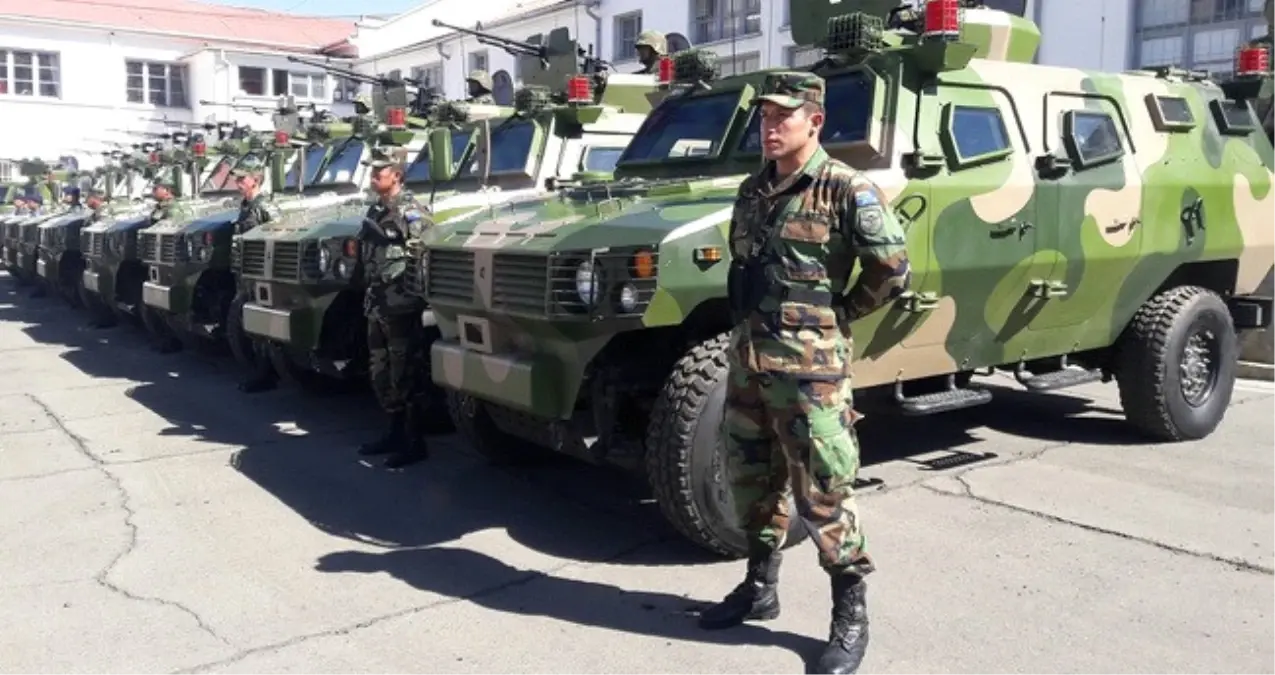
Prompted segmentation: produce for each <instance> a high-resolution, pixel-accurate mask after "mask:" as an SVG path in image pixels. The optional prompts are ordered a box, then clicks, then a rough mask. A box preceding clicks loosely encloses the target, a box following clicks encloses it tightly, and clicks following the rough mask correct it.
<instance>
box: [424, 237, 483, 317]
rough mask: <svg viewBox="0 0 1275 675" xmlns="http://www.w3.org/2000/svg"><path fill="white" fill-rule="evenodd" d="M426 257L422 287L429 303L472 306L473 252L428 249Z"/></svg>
mask: <svg viewBox="0 0 1275 675" xmlns="http://www.w3.org/2000/svg"><path fill="white" fill-rule="evenodd" d="M426 256H427V263H426V266H425V284H424V285H425V287H426V293H425V295H426V297H427V298H428V299H429V301H430V302H435V301H441V302H457V303H463V304H467V305H468V304H473V302H474V254H473V252H472V251H451V250H436V249H429V250H428V252H427V253H426Z"/></svg>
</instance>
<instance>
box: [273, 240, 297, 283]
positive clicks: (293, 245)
mask: <svg viewBox="0 0 1275 675" xmlns="http://www.w3.org/2000/svg"><path fill="white" fill-rule="evenodd" d="M270 278H271V279H289V280H299V279H300V278H301V243H300V242H296V241H276V242H274V259H273V260H272V262H271V265H270Z"/></svg>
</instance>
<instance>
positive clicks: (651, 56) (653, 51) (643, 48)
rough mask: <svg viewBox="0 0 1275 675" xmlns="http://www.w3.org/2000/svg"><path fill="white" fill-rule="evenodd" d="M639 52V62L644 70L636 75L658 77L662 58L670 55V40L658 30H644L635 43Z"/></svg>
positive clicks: (635, 47)
mask: <svg viewBox="0 0 1275 675" xmlns="http://www.w3.org/2000/svg"><path fill="white" fill-rule="evenodd" d="M633 49H634V50H636V51H637V57H638V62H639V63H641V64H642V69H641V70H639V71H637V72H636V73H635V74H636V75H657V74H659V72H660V57H661V56H664V55H665V54H667V53H668V40H667V39H665V37H664V34H663V33H661V32H659V31H657V30H644V31H642V32H641V33H640V34H639V35H638V36H637V41H636V42H634V43H633Z"/></svg>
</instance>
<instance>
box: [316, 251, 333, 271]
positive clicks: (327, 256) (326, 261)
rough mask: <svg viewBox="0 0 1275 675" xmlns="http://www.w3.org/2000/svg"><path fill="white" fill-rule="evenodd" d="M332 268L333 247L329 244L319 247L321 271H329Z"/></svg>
mask: <svg viewBox="0 0 1275 675" xmlns="http://www.w3.org/2000/svg"><path fill="white" fill-rule="evenodd" d="M330 269H332V249H330V248H328V247H327V246H321V247H320V248H319V271H320V272H327V271H328V270H330Z"/></svg>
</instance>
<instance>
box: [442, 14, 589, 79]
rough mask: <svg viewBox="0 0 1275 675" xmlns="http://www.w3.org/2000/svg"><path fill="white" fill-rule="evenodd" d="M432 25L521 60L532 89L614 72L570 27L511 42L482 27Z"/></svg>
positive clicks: (444, 23)
mask: <svg viewBox="0 0 1275 675" xmlns="http://www.w3.org/2000/svg"><path fill="white" fill-rule="evenodd" d="M431 23H433V25H435V26H437V27H439V28H446V29H448V30H454V31H456V32H457V33H463V34H465V35H471V36H473V37H475V38H477V40H478V42H480V43H482V44H485V45H490V46H493V47H499V48H500V49H503V50H504V51H506V52H508V53H509V54H511V55H512V56H514V57H516V58H517V59H518V70H519V72H521V73H522V81H523V83H524V84H526V85H527V86H531V87H546V88H548V89H550V90H553V91H557V90H560V89H562V88H563V87H564V86H565V85H566V79H567V78H568V77H570V76H572V75H580V74H583V75H589V76H598V75H601V74H602V73H603V72H605V71H607V70H609V69H610V67H611V65H610V64H609V63H607V62H606V61H604V60H602V59H599V58H596V57H594V56H593V47H592V45H590V47H589V49H588V50H586V49H584V48H582V47H581V46H580V43H578V42H577V41H576V40H574V39H572V38H571V33H570V32H569V31H568V30H567V29H566V28H555V29H553V30H551V31H549V33H548V34H547V35H542V34H540V33H537V34H535V35H531V36H529V37H528V38H527V39H526V40H522V41H518V40H511V39H509V38H506V37H502V36H500V35H495V34H493V33H488V32H486V31H483V30H482V28H481V24H479V26H480V27H478V28H463V27H461V26H455V25H452V24H449V23H446V22H444V21H440V20H438V19H434V20H433V21H432V22H431Z"/></svg>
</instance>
